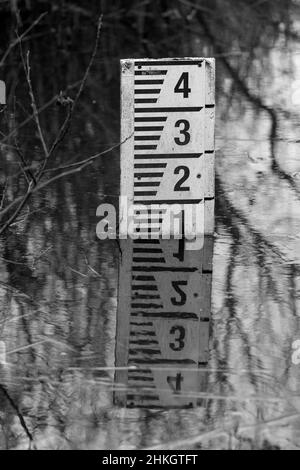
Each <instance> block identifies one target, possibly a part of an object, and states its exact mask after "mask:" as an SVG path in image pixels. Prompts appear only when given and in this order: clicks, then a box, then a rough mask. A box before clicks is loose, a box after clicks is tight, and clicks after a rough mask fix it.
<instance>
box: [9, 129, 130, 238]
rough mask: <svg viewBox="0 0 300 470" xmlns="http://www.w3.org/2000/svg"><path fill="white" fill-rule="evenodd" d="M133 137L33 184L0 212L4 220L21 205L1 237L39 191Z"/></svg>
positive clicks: (74, 172)
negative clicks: (12, 210) (7, 214)
mask: <svg viewBox="0 0 300 470" xmlns="http://www.w3.org/2000/svg"><path fill="white" fill-rule="evenodd" d="M131 137H132V134H131V135H130V136H128V137H127V138H126V139H124V140H123V141H122V142H120V143H119V144H117V145H114V146H113V147H110V148H109V149H107V150H104V151H103V152H100V153H97V154H96V155H92V156H91V157H89V158H87V159H85V160H82V161H81V162H78V163H74V164H72V165H71V167H72V168H71V169H69V170H67V171H64V172H62V173H59V174H58V175H56V176H54V177H53V178H50V179H49V180H47V181H45V182H43V183H40V184H37V185H34V184H33V182H31V183H30V185H29V187H28V189H27V193H26V194H25V196H19V197H18V198H16V199H15V200H14V201H12V202H11V203H10V204H9V205H8V206H7V207H5V209H3V210H2V211H1V212H0V218H2V217H3V216H4V215H5V214H6V213H7V212H8V211H9V210H11V209H12V208H13V207H15V206H16V205H17V204H19V203H20V205H19V206H18V208H17V209H16V210H15V212H14V213H13V215H12V216H11V217H10V218H9V219H8V221H7V222H6V223H5V224H4V225H3V227H2V228H1V229H0V235H2V234H3V233H4V232H5V230H6V229H7V228H8V227H9V226H10V224H11V223H12V222H13V220H14V219H15V218H16V217H17V216H18V214H19V213H20V211H21V210H22V209H23V207H24V205H25V204H26V202H27V201H28V199H29V198H30V196H31V195H32V194H34V193H36V192H37V191H40V190H41V189H43V188H45V187H46V186H49V184H51V183H53V182H54V181H58V180H60V179H62V178H64V177H66V176H70V175H74V174H76V173H79V172H80V171H81V170H83V169H84V168H85V167H87V166H88V165H91V164H92V163H94V161H95V160H96V159H98V158H99V157H102V156H103V155H105V154H107V153H109V152H111V151H112V150H114V149H116V148H118V147H120V146H121V145H122V144H124V143H125V142H126V141H127V140H128V139H130V138H131ZM74 166H76V167H75V168H73V167H74Z"/></svg>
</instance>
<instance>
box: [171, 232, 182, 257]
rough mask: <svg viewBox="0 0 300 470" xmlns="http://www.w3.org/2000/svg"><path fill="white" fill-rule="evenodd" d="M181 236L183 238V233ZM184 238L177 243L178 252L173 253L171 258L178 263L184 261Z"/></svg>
mask: <svg viewBox="0 0 300 470" xmlns="http://www.w3.org/2000/svg"><path fill="white" fill-rule="evenodd" d="M182 236H184V233H182ZM184 245H185V243H184V238H181V239H180V240H179V241H178V251H177V253H174V254H173V258H177V259H178V261H181V262H182V261H184Z"/></svg>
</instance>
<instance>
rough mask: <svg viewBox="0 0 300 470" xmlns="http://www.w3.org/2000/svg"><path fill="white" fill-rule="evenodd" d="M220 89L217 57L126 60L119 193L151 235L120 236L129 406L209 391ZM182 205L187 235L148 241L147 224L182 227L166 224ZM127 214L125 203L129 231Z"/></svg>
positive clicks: (121, 376)
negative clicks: (217, 98)
mask: <svg viewBox="0 0 300 470" xmlns="http://www.w3.org/2000/svg"><path fill="white" fill-rule="evenodd" d="M214 89H215V65H214V60H213V59H201V58H185V59H159V60H149V59H143V60H140V59H138V60H134V59H129V60H124V61H122V62H121V141H122V142H124V143H123V144H122V146H121V196H127V197H128V206H130V205H131V204H133V206H134V207H135V208H136V216H135V219H134V223H133V231H134V232H136V231H137V230H138V229H139V234H140V235H141V234H143V237H142V238H140V239H136V240H130V239H127V240H122V243H121V249H122V255H121V259H120V261H121V266H120V277H119V307H118V314H117V315H118V317H117V339H116V366H117V372H116V376H115V379H116V382H117V384H122V389H120V390H119V391H117V392H116V393H115V401H116V403H118V404H120V405H123V406H129V407H150V408H151V407H154V408H157V407H158V408H160V407H163V408H166V407H177V406H178V407H182V406H192V405H196V404H197V403H198V401H199V400H198V398H197V393H199V392H200V391H202V390H203V383H204V382H205V380H204V378H203V374H201V373H199V371H198V368H199V366H200V367H201V368H203V367H205V365H206V364H207V362H208V353H209V325H210V308H211V307H210V306H211V277H212V274H211V272H212V247H213V233H214V122H215V93H214ZM174 204H177V205H178V204H181V209H180V212H179V215H180V221H181V222H180V223H181V224H182V227H184V238H183V239H178V240H177V239H174V238H171V239H169V240H167V239H162V238H161V237H160V238H157V239H153V238H152V239H149V237H148V235H149V231H150V232H151V233H152V234H153V233H158V232H159V231H160V230H162V227H164V229H166V227H167V229H169V232H170V233H169V235H170V236H172V235H174V233H173V228H172V227H171V225H170V223H169V225H168V224H167V225H164V223H165V222H166V217H167V215H166V214H167V213H168V210H167V209H168V208H170V207H173V205H174ZM162 207H163V208H164V210H162ZM191 208H195V213H196V214H197V221H198V222H199V221H200V228H199V227H198V226H199V223H198V224H197V227H198V229H197V232H196V234H197V237H196V239H195V240H194V241H191V240H190V239H188V240H187V238H189V235H191V234H192V233H195V223H194V222H191V220H190V218H191V215H190V214H191V212H190V209H191ZM126 219H127V217H126V214H125V213H124V212H122V211H121V215H120V227H121V235H124V234H125V232H126V228H127V227H126V223H125V221H126ZM185 219H186V220H185ZM189 232H191V233H189ZM160 233H161V232H160ZM204 234H205V240H203V235H204Z"/></svg>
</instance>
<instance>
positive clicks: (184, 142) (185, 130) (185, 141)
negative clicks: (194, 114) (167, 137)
mask: <svg viewBox="0 0 300 470" xmlns="http://www.w3.org/2000/svg"><path fill="white" fill-rule="evenodd" d="M181 125H183V129H180V135H182V136H183V140H181V139H180V138H179V137H175V138H174V140H175V142H176V144H177V145H187V144H188V143H189V141H190V140H191V134H190V133H189V132H188V130H189V128H190V127H191V126H190V123H189V121H187V120H186V119H180V120H179V121H177V122H176V124H175V127H180V126H181Z"/></svg>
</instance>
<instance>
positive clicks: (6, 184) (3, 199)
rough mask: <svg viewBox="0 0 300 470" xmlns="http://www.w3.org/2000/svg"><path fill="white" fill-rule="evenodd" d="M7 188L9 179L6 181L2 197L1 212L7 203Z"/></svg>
mask: <svg viewBox="0 0 300 470" xmlns="http://www.w3.org/2000/svg"><path fill="white" fill-rule="evenodd" d="M7 186H8V181H7V179H6V180H5V184H4V188H3V192H2V196H1V202H0V212H1V210H2V209H3V205H4V201H5V196H6V191H7Z"/></svg>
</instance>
